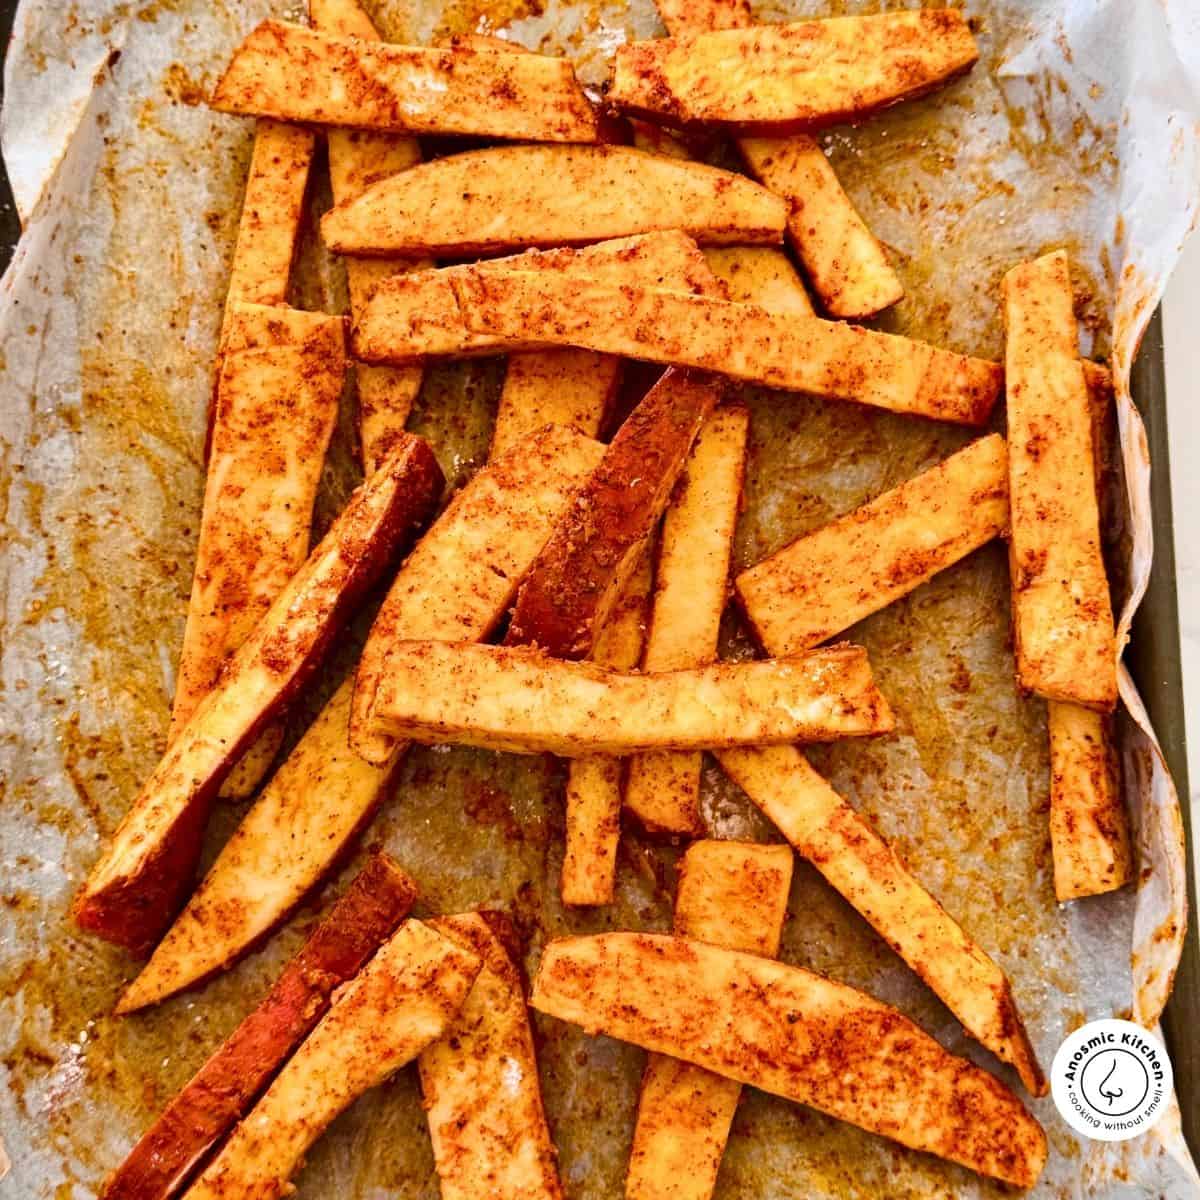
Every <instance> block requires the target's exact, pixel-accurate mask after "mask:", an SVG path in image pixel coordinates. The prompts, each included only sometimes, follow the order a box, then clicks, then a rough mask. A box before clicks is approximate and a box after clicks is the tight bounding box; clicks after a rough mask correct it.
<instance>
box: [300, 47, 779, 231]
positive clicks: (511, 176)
mask: <svg viewBox="0 0 1200 1200" xmlns="http://www.w3.org/2000/svg"><path fill="white" fill-rule="evenodd" d="M497 57H501V58H503V57H505V56H503V55H498V56H497ZM507 57H508V58H511V59H513V60H516V61H520V60H521V59H522V58H523V57H524V56H523V55H509V56H507ZM786 222H787V206H786V205H785V204H784V202H783V201H782V200H780V199H779V198H778V197H777V196H773V195H771V193H770V192H768V191H767V190H766V188H764V187H761V186H760V185H759V184H757V183H754V182H753V181H751V180H749V179H747V178H746V177H745V176H744V175H736V174H734V173H733V172H731V171H722V170H718V169H717V168H716V167H709V166H704V165H702V164H700V163H691V162H680V161H677V160H674V159H669V158H661V157H659V156H657V155H653V154H645V153H643V152H642V151H640V150H634V149H631V148H630V147H628V146H502V147H499V148H497V149H492V150H472V151H470V152H468V153H466V154H455V155H453V156H451V157H448V158H443V159H439V160H438V161H437V162H433V163H426V164H425V165H423V166H421V167H418V168H417V169H416V170H413V171H406V172H405V173H404V174H403V175H400V176H398V177H396V178H395V179H391V180H385V181H384V182H382V183H380V184H377V185H376V186H375V187H373V188H371V189H370V191H368V192H367V193H366V194H365V195H363V196H361V197H359V199H357V200H355V201H353V202H352V203H350V204H345V205H339V206H338V207H337V208H335V209H333V210H332V211H331V212H329V213H327V214H326V215H325V217H324V218H323V219H322V221H321V232H322V235H323V236H324V238H325V241H326V243H327V244H328V245H329V246H331V247H332V248H333V249H334V250H338V251H340V252H342V253H344V254H425V253H429V254H434V253H436V254H442V255H466V254H486V253H491V252H493V251H497V250H511V249H519V248H521V247H523V246H560V245H566V246H581V245H584V244H586V243H589V242H600V241H604V240H605V239H608V238H621V237H628V236H630V235H631V234H635V233H652V232H656V231H661V230H667V229H679V230H682V231H683V232H684V233H688V234H691V235H692V236H693V237H695V238H696V240H697V241H699V242H702V243H705V244H717V245H719V244H723V243H740V242H755V243H766V244H771V243H777V242H779V241H780V240H781V239H782V237H783V230H784V226H785V224H786Z"/></svg>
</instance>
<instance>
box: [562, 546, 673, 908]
mask: <svg viewBox="0 0 1200 1200" xmlns="http://www.w3.org/2000/svg"><path fill="white" fill-rule="evenodd" d="M653 581H654V575H653V571H652V570H651V554H650V551H649V549H644V550H643V551H642V553H641V555H640V557H639V559H638V565H637V567H635V568H634V572H633V574H632V575H631V576H630V578H629V582H628V583H627V584H626V585H625V590H624V591H623V592H622V593H621V597H620V599H619V600H618V601H617V603H616V606H615V607H614V609H613V611H612V612H611V613H610V614H609V617H608V620H607V621H606V622H605V623H604V626H603V628H602V629H601V630H600V632H599V634H598V635H597V636H596V641H595V644H594V645H593V647H592V661H593V662H594V663H596V664H598V665H599V666H601V667H610V668H612V670H614V671H632V670H633V668H634V667H636V666H637V665H638V663H639V662H640V661H641V658H642V645H643V643H644V641H645V637H646V617H647V615H648V609H649V602H650V588H651V586H652V584H653ZM624 772H625V763H624V761H623V760H622V759H619V758H613V757H612V756H611V755H605V754H594V755H592V756H591V757H589V758H572V759H570V760H569V761H568V763H567V794H566V809H567V835H566V848H565V850H564V853H563V865H562V886H561V894H562V902H563V903H564V904H577V905H597V904H611V903H612V899H613V888H614V886H615V883H616V873H617V847H618V845H619V843H620V840H621V781H622V777H623V776H624Z"/></svg>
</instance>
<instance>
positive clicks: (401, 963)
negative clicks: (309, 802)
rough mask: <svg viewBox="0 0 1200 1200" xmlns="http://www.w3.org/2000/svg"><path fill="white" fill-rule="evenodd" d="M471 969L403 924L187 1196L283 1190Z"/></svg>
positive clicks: (437, 939)
mask: <svg viewBox="0 0 1200 1200" xmlns="http://www.w3.org/2000/svg"><path fill="white" fill-rule="evenodd" d="M479 969H480V962H479V959H478V958H477V957H476V956H475V955H474V954H472V953H471V952H470V951H469V950H465V949H463V948H462V947H461V946H459V945H457V944H456V943H454V942H452V941H450V940H449V939H448V938H445V937H443V936H442V935H441V934H440V933H436V932H435V931H434V930H433V929H432V928H431V927H430V926H428V925H424V924H422V923H421V922H420V921H407V922H405V924H404V925H402V926H401V927H400V929H399V930H398V931H397V932H396V933H394V934H393V935H392V937H391V938H390V939H389V940H388V941H387V942H386V943H385V944H384V945H383V947H382V948H381V949H380V951H379V953H378V954H376V955H375V957H374V958H373V959H372V960H371V961H370V962H369V963H368V964H367V965H366V967H364V968H363V970H362V971H361V972H360V973H359V974H358V975H357V976H355V978H354V980H353V981H352V982H351V983H350V984H348V985H347V986H346V989H345V991H343V992H342V993H341V994H340V995H339V996H338V999H337V1002H336V1003H335V1004H334V1006H333V1007H332V1008H331V1009H330V1010H329V1012H328V1013H327V1014H326V1015H325V1017H324V1018H323V1019H322V1021H321V1023H320V1024H319V1025H318V1026H317V1027H316V1028H315V1029H314V1030H313V1031H312V1033H311V1034H309V1036H308V1038H307V1039H306V1040H305V1042H304V1043H303V1045H301V1047H300V1049H299V1050H297V1051H296V1053H295V1054H294V1055H293V1056H292V1058H291V1059H290V1060H289V1062H288V1063H287V1065H286V1066H285V1067H284V1068H283V1070H282V1071H280V1073H279V1075H278V1076H277V1077H276V1079H275V1082H274V1083H273V1084H271V1086H270V1087H269V1088H268V1089H267V1091H266V1094H265V1095H264V1096H263V1098H262V1099H261V1100H260V1101H259V1102H258V1103H257V1104H256V1105H255V1106H254V1108H253V1110H252V1111H251V1113H250V1115H249V1116H248V1117H247V1118H246V1119H245V1120H244V1121H243V1122H242V1123H241V1124H240V1125H239V1126H238V1127H237V1128H236V1129H235V1130H234V1131H233V1134H232V1135H231V1136H230V1138H229V1141H227V1142H226V1143H225V1145H224V1147H223V1148H222V1150H221V1152H220V1153H219V1154H218V1155H217V1157H216V1158H215V1159H213V1161H212V1163H211V1164H210V1165H209V1167H208V1168H207V1170H205V1172H204V1174H203V1175H201V1176H200V1178H199V1179H198V1180H197V1181H196V1183H195V1184H194V1185H193V1186H192V1187H191V1188H190V1189H189V1191H188V1192H187V1200H230V1198H231V1197H235V1196H237V1197H243V1196H244V1197H250V1196H262V1197H266V1196H271V1197H274V1196H283V1195H286V1194H287V1185H288V1180H289V1179H290V1178H291V1176H292V1175H293V1174H294V1173H295V1172H296V1171H297V1170H298V1169H299V1167H300V1164H301V1163H302V1162H303V1160H304V1155H305V1154H306V1153H307V1152H308V1150H309V1148H310V1147H311V1146H312V1145H313V1143H314V1142H315V1141H316V1140H317V1139H318V1138H319V1137H320V1136H321V1134H322V1133H324V1132H325V1130H326V1129H327V1128H328V1126H329V1125H330V1123H331V1122H332V1121H333V1119H334V1118H335V1117H336V1116H338V1114H339V1113H341V1112H343V1111H344V1110H345V1109H346V1108H348V1107H349V1105H350V1104H351V1102H352V1101H354V1100H356V1099H357V1098H358V1097H359V1096H361V1095H362V1094H363V1092H365V1091H368V1090H369V1089H370V1088H373V1087H378V1086H379V1084H381V1083H383V1082H384V1081H385V1080H386V1079H388V1077H389V1076H391V1075H393V1074H395V1072H396V1071H398V1070H399V1069H400V1068H401V1067H402V1066H404V1064H405V1063H408V1062H411V1061H412V1060H413V1059H414V1058H416V1056H417V1055H418V1054H419V1053H420V1052H421V1051H422V1050H423V1049H424V1048H425V1047H426V1046H428V1045H429V1043H430V1042H432V1041H434V1040H435V1039H436V1038H439V1037H441V1035H442V1034H443V1033H444V1032H445V1030H446V1027H447V1026H448V1025H449V1023H450V1022H451V1020H453V1018H454V1015H455V1014H456V1013H457V1012H458V1010H459V1009H460V1008H461V1007H462V1004H463V1001H464V1000H465V999H466V997H467V994H468V993H469V991H470V989H471V985H472V983H473V982H474V980H475V977H476V975H478V973H479Z"/></svg>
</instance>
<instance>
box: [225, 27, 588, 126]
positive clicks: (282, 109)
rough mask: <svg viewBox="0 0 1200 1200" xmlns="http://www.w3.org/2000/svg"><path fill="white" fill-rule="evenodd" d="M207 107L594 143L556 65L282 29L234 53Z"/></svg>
mask: <svg viewBox="0 0 1200 1200" xmlns="http://www.w3.org/2000/svg"><path fill="white" fill-rule="evenodd" d="M298 80H300V81H303V86H297V81H298ZM212 106H213V108H215V109H217V110H218V111H219V112H228V113H242V114H248V115H250V116H256V117H275V118H277V119H278V120H281V121H298V122H302V123H304V124H311V125H338V126H347V127H349V128H351V129H377V130H381V131H383V132H388V133H409V134H418V133H423V134H471V135H474V136H478V137H490V138H512V139H518V140H526V139H528V140H531V141H543V142H594V141H595V140H596V137H597V124H596V114H595V112H594V111H593V110H592V106H591V104H590V103H589V102H588V99H587V97H586V96H585V95H584V94H583V89H582V88H581V87H580V86H579V83H578V82H577V81H576V79H575V72H574V71H573V70H572V69H571V64H570V63H569V62H567V61H566V59H562V58H548V57H546V56H545V55H541V54H512V53H508V52H497V51H494V50H480V49H477V48H475V47H472V46H466V45H460V46H455V47H451V48H431V47H426V46H397V45H393V44H392V43H388V42H371V41H364V40H363V39H362V38H356V37H349V38H346V37H334V36H331V35H329V34H325V33H319V32H318V31H317V30H315V29H309V28H307V27H306V26H304V25H291V24H288V23H286V22H284V21H264V22H263V23H262V24H261V25H259V27H258V28H257V29H255V30H254V32H253V33H251V34H250V36H249V37H248V38H246V40H245V41H244V42H243V43H242V44H241V46H239V47H238V49H237V50H236V51H235V53H234V56H233V60H232V61H231V62H230V64H229V66H228V68H227V69H226V71H225V74H224V75H223V76H222V77H221V79H220V82H219V83H218V84H217V87H216V90H215V91H214V92H213V98H212Z"/></svg>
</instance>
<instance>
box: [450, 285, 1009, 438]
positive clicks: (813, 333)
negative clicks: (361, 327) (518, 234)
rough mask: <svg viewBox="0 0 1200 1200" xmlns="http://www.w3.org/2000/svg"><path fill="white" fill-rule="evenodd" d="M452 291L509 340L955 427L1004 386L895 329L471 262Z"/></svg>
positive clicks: (972, 418)
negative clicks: (686, 370) (713, 375)
mask: <svg viewBox="0 0 1200 1200" xmlns="http://www.w3.org/2000/svg"><path fill="white" fill-rule="evenodd" d="M451 286H452V287H453V288H454V291H455V294H456V295H457V296H458V299H459V302H460V305H461V307H462V312H463V319H464V320H465V321H466V323H467V326H468V328H470V329H471V330H473V331H474V332H476V333H486V334H490V335H491V336H493V337H500V338H504V339H507V340H508V341H510V342H512V343H515V344H521V343H526V344H528V343H533V344H539V345H540V344H551V345H564V346H580V347H582V348H584V349H586V350H600V351H604V352H605V353H608V354H622V355H624V356H626V357H627V358H641V359H647V360H649V361H651V362H661V363H670V364H675V365H682V366H689V367H699V368H700V369H702V370H706V371H714V372H719V373H721V374H723V375H728V376H730V377H732V378H734V379H744V380H747V381H749V382H752V383H761V384H765V385H766V386H768V387H776V388H783V389H785V390H791V391H804V392H811V393H813V394H815V395H818V396H825V397H828V398H830V399H837V400H853V401H855V402H857V403H859V404H870V405H874V406H875V407H878V408H886V409H891V410H892V411H893V412H903V413H910V414H913V415H918V416H925V417H934V418H936V419H938V420H942V421H954V422H957V423H959V424H965V425H981V424H983V423H984V422H985V421H986V420H987V418H988V415H989V414H990V412H991V410H992V406H993V404H994V403H995V401H996V398H997V396H998V395H999V393H1000V387H1001V383H1002V381H1003V371H1002V369H1001V367H1000V364H999V363H993V362H986V361H984V360H983V359H978V358H969V357H967V356H966V355H962V354H954V353H952V352H951V351H949V350H939V349H938V348H937V347H935V346H930V345H928V344H927V343H925V342H916V341H912V340H911V339H909V338H904V337H899V336H897V335H895V334H890V333H877V332H875V331H874V330H870V329H862V328H860V327H858V326H855V325H845V324H842V323H841V322H838V321H822V320H818V319H817V318H815V317H814V318H812V319H811V320H798V319H796V318H795V317H793V316H791V315H790V314H785V313H777V312H769V311H768V310H767V309H765V308H760V307H757V306H755V305H750V304H734V303H733V302H732V301H728V300H718V299H713V298H712V297H710V296H696V295H684V294H682V293H679V292H672V291H667V290H664V289H661V288H647V287H638V286H634V285H632V284H628V285H625V286H620V285H616V284H611V283H602V282H600V281H597V280H594V279H587V278H580V277H579V276H578V275H577V274H575V273H573V272H572V273H568V272H565V271H562V272H555V273H553V274H550V273H542V274H533V273H532V272H529V271H523V270H479V269H478V268H475V267H468V268H465V269H464V270H463V271H462V272H461V273H460V274H456V275H455V277H454V278H453V280H451Z"/></svg>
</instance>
